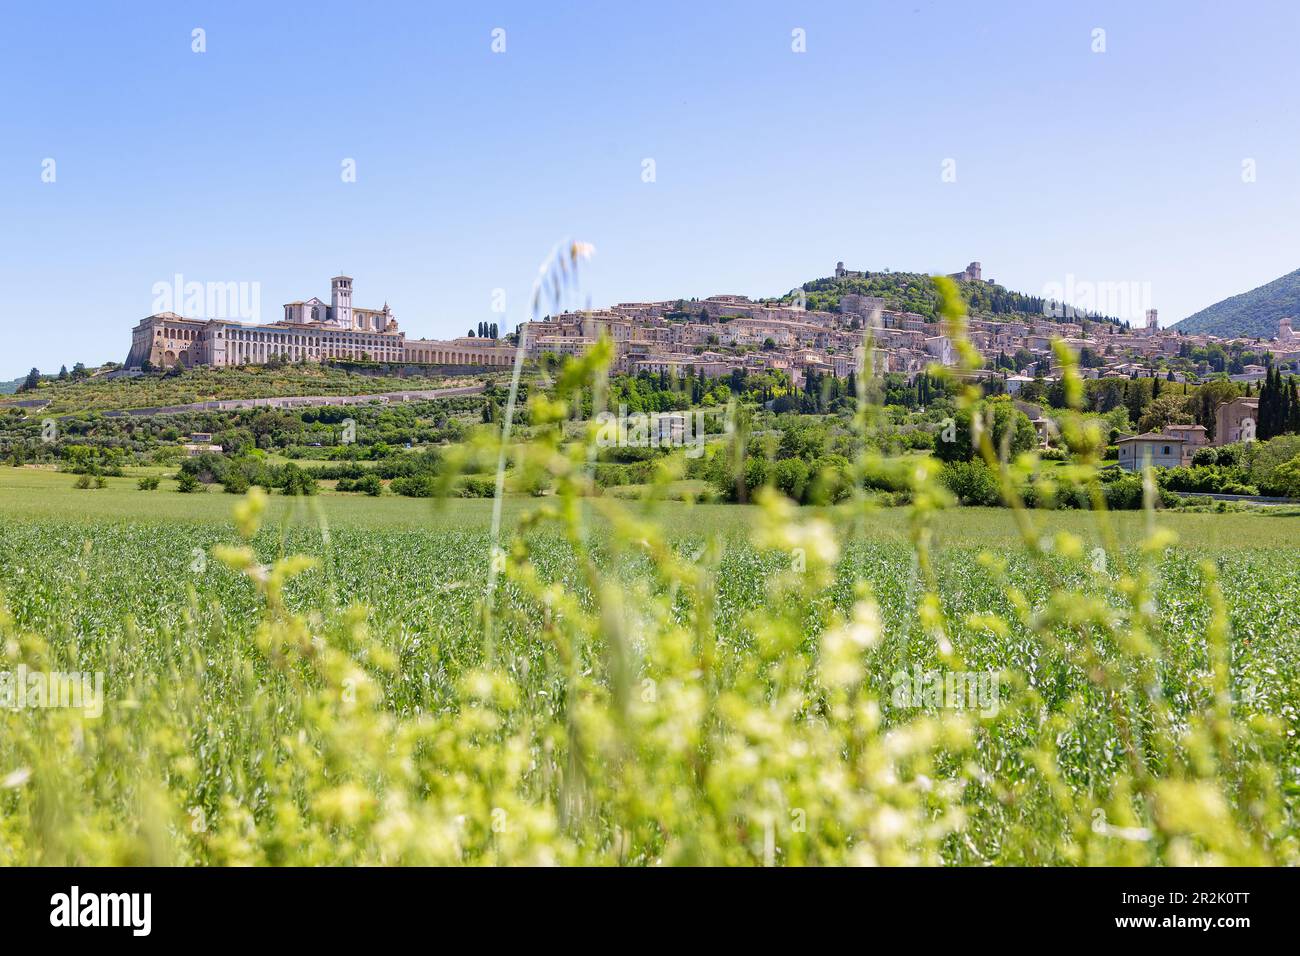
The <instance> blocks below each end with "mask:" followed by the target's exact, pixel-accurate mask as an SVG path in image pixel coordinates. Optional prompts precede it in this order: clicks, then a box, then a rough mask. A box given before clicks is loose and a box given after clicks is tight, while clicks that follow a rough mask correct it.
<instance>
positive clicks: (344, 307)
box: [126, 276, 514, 368]
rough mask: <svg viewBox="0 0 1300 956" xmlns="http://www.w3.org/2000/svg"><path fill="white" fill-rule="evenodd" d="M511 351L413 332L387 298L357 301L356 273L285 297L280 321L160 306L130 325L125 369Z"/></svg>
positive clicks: (507, 360) (455, 360) (481, 356)
mask: <svg viewBox="0 0 1300 956" xmlns="http://www.w3.org/2000/svg"><path fill="white" fill-rule="evenodd" d="M513 358H514V350H513V349H512V348H511V347H510V346H509V345H507V344H506V343H505V342H502V341H500V340H497V339H478V338H472V337H464V338H456V339H451V340H438V339H408V338H406V334H405V333H404V332H402V331H401V329H400V328H399V327H398V324H397V319H396V318H394V316H393V313H392V310H391V309H390V308H389V307H388V303H387V302H385V303H384V306H383V308H382V309H364V308H358V307H355V306H353V304H352V277H351V276H335V277H334V278H333V279H331V280H330V301H329V302H328V303H326V302H324V301H322V300H321V299H319V298H316V297H312V298H310V299H307V300H305V301H298V302H287V303H285V306H284V318H283V319H281V320H280V321H278V322H271V323H266V324H261V325H250V324H245V323H242V322H237V321H234V320H229V319H197V318H187V317H185V316H180V315H176V314H175V313H174V312H161V313H158V314H157V315H151V316H149V317H147V318H145V319H141V320H140V322H139V323H138V324H137V325H136V326H135V328H134V329H132V330H131V351H130V353H129V354H128V355H127V359H126V367H127V368H140V367H142V366H143V365H144V364H145V363H146V362H148V363H149V364H150V365H152V366H153V367H155V368H171V367H172V366H175V365H180V366H182V367H185V368H192V367H194V366H197V365H216V366H224V365H262V364H265V363H267V362H271V361H284V362H322V361H325V360H327V359H353V360H368V361H374V362H391V363H413V364H430V365H487V366H504V365H509V364H511V362H512V361H513Z"/></svg>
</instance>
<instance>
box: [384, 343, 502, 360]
mask: <svg viewBox="0 0 1300 956" xmlns="http://www.w3.org/2000/svg"><path fill="white" fill-rule="evenodd" d="M406 359H407V361H408V362H420V363H422V364H425V365H509V364H510V353H509V350H507V349H499V350H497V349H494V350H492V351H490V352H487V351H485V352H479V351H477V350H474V351H471V350H468V349H456V348H422V347H420V346H414V345H410V344H408V345H407V346H406Z"/></svg>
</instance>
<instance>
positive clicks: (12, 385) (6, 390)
mask: <svg viewBox="0 0 1300 956" xmlns="http://www.w3.org/2000/svg"><path fill="white" fill-rule="evenodd" d="M22 383H23V380H22V379H21V378H16V379H14V380H13V381H12V382H0V395H12V394H13V393H14V392H16V391H18V386H19V385H21V384H22Z"/></svg>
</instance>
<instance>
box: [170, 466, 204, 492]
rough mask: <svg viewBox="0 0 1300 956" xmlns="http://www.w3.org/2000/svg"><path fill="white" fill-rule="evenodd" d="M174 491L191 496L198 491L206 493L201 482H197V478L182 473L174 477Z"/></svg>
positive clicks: (188, 473) (191, 474)
mask: <svg viewBox="0 0 1300 956" xmlns="http://www.w3.org/2000/svg"><path fill="white" fill-rule="evenodd" d="M176 490H177V491H179V492H180V493H181V494H183V495H189V494H193V493H195V492H198V491H207V490H208V489H207V488H205V487H204V486H203V482H201V481H199V479H198V476H197V475H195V474H194V473H193V472H189V471H182V472H180V473H179V474H178V475H177V476H176Z"/></svg>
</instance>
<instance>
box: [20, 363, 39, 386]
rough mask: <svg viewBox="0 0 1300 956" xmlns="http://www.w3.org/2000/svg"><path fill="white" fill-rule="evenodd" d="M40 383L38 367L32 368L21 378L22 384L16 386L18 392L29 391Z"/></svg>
mask: <svg viewBox="0 0 1300 956" xmlns="http://www.w3.org/2000/svg"><path fill="white" fill-rule="evenodd" d="M40 385H41V373H40V370H39V369H35V368H34V369H32V370H31V371H30V372H28V373H27V377H26V378H25V379H23V384H22V385H20V386H19V387H18V391H20V392H30V391H31V390H32V389H35V388H39V387H40Z"/></svg>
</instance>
